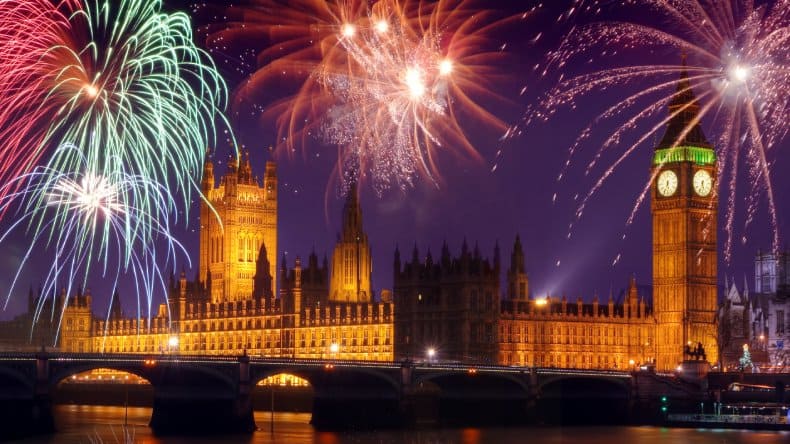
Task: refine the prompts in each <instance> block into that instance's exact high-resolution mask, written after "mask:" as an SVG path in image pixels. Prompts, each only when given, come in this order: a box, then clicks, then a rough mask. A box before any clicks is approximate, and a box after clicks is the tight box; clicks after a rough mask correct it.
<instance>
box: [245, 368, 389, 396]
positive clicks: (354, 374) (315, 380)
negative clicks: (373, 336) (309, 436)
mask: <svg viewBox="0 0 790 444" xmlns="http://www.w3.org/2000/svg"><path fill="white" fill-rule="evenodd" d="M279 374H289V375H294V376H297V377H299V378H302V379H304V380H306V381H307V382H309V383H310V385H311V386H312V387H314V388H315V389H316V390H320V389H321V388H322V387H323V386H325V385H327V384H332V385H336V384H338V383H340V384H341V385H345V384H343V383H344V382H347V383H348V385H349V386H352V387H353V386H359V385H365V386H375V385H376V384H381V385H382V386H383V387H386V388H387V389H391V390H392V393H393V394H395V395H397V393H398V392H399V391H400V383H399V381H397V380H395V379H393V378H392V377H391V376H389V375H387V374H385V373H383V372H379V371H376V370H375V369H368V368H353V369H351V368H347V367H320V366H319V367H301V366H288V365H285V366H276V367H266V368H263V369H260V370H257V371H255V372H254V374H251V375H250V376H251V381H250V382H251V384H252V385H257V384H258V383H259V382H260V381H262V380H264V379H266V378H268V377H270V376H275V375H279Z"/></svg>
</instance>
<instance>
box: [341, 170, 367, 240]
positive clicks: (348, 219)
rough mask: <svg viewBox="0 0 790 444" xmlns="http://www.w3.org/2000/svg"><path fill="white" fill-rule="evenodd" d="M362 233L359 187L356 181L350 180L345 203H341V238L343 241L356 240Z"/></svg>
mask: <svg viewBox="0 0 790 444" xmlns="http://www.w3.org/2000/svg"><path fill="white" fill-rule="evenodd" d="M363 235H364V233H363V231H362V207H361V206H360V204H359V188H358V187H357V181H356V180H354V181H353V182H351V185H350V186H349V187H348V194H346V203H345V204H344V205H343V232H342V237H341V240H342V241H344V242H352V241H358V240H360V239H359V238H360V237H362V236H363Z"/></svg>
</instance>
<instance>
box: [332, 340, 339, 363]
mask: <svg viewBox="0 0 790 444" xmlns="http://www.w3.org/2000/svg"><path fill="white" fill-rule="evenodd" d="M339 351H340V345H339V344H338V343H337V342H333V343H331V344H329V356H330V357H331V358H332V359H335V358H336V357H337V353H338V352H339Z"/></svg>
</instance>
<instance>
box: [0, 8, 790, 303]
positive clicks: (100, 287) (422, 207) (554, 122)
mask: <svg viewBox="0 0 790 444" xmlns="http://www.w3.org/2000/svg"><path fill="white" fill-rule="evenodd" d="M511 3H512V4H511ZM532 3H533V2H530V1H521V2H496V4H497V5H502V6H500V7H502V8H507V11H508V12H511V11H512V13H519V12H521V11H526V10H528V9H529V8H530V7H531V5H532ZM547 3H551V4H552V5H551V6H548V7H544V8H543V10H542V11H541V12H539V13H537V14H536V15H533V16H532V17H530V18H528V19H526V20H523V21H520V22H518V23H517V24H515V25H512V26H509V27H508V28H507V29H504V30H502V32H501V34H502V35H501V36H498V37H499V38H500V39H501V40H502V43H507V46H506V51H507V53H508V55H509V57H508V59H507V63H506V64H503V65H501V66H499V67H498V68H499V70H500V72H501V73H502V74H504V75H503V76H502V77H501V81H499V82H498V83H497V85H496V89H497V91H496V92H497V93H499V94H501V95H502V96H504V97H508V98H512V99H511V102H512V103H484V105H485V106H487V107H494V109H496V114H497V115H498V116H499V117H500V118H501V119H502V120H504V121H505V122H508V123H512V124H515V123H517V122H519V120H520V117H521V116H522V115H523V112H524V110H525V109H526V107H527V106H529V105H530V104H534V103H535V102H536V100H537V99H538V98H539V97H540V94H542V93H544V92H545V91H547V90H548V89H549V88H550V87H551V86H553V85H554V84H555V81H556V79H557V76H556V75H549V76H548V77H546V78H543V79H541V78H539V77H538V75H536V74H535V73H534V72H533V71H532V66H534V65H535V64H536V63H540V62H542V61H543V60H544V56H545V53H546V51H547V50H549V49H552V48H554V47H555V46H556V45H557V44H558V42H559V37H560V36H561V35H562V34H563V32H565V31H567V29H569V27H570V26H574V25H575V24H577V22H576V21H575V20H570V21H567V22H564V23H560V24H557V22H556V18H557V16H558V15H559V14H561V13H562V12H563V11H564V10H565V9H566V8H567V5H568V4H569V2H553V1H549V2H547ZM604 3H606V2H604ZM169 7H170V8H175V9H184V10H185V11H190V10H191V9H190V8H184V5H182V4H178V3H170V5H169ZM613 14H614V15H613V18H616V17H617V15H616V14H617V13H616V12H615V13H613ZM631 17H632V18H633V16H631ZM195 20H196V21H197V22H198V23H205V22H206V21H210V20H211V17H210V15H206V14H203V15H201V16H199V17H195ZM580 20H581V19H580ZM646 20H649V18H646ZM538 33H541V38H540V39H539V40H538V41H537V43H531V42H530V40H531V39H533V38H534V37H535V36H536V35H538ZM623 57H630V58H632V59H630V60H640V59H642V58H646V57H651V58H656V57H657V58H662V59H666V60H667V61H668V63H672V62H675V61H677V60H678V59H679V57H680V56H679V54H677V53H675V52H673V51H672V50H669V49H667V50H666V51H665V52H663V53H654V54H650V55H648V54H640V53H639V52H631V53H627V54H624V55H623ZM595 63H597V62H593V63H592V64H587V65H586V66H579V67H575V66H571V67H566V70H565V72H566V75H570V74H573V73H581V72H588V71H590V70H591V69H592V68H594V67H595ZM606 63H607V66H613V65H616V64H612V63H611V60H607V62H606ZM218 64H219V65H220V67H221V68H222V69H223V73H225V74H226V75H227V80H228V82H229V84H231V85H232V86H233V85H235V84H237V83H238V82H239V81H241V80H242V78H243V76H242V75H240V74H239V72H238V70H237V69H236V68H237V66H232V64H231V63H223V62H222V61H220V60H218ZM591 67H592V68H591ZM525 86H526V87H527V90H526V92H525V93H524V94H523V95H520V92H521V90H522V88H524V87H525ZM633 91H634V90H633V89H632V88H629V90H628V91H625V92H626V93H627V92H633ZM624 96H625V93H623V92H620V91H611V90H610V91H606V92H605V93H601V94H598V95H592V96H589V97H587V98H585V99H584V100H582V101H580V102H579V106H578V107H577V108H576V109H574V110H569V109H563V110H562V111H561V112H559V113H558V114H557V115H555V116H554V117H553V118H552V119H551V120H550V121H549V122H548V123H546V124H538V125H535V124H533V125H531V126H529V127H527V128H522V129H523V133H522V134H520V135H519V136H518V137H515V138H512V139H510V140H507V141H506V142H504V144H503V143H500V141H499V136H500V135H501V134H495V133H491V131H481V130H478V125H477V124H476V122H475V121H474V120H473V119H468V116H466V118H462V124H463V125H464V127H465V128H467V135H468V136H469V138H470V139H471V140H472V141H473V142H474V144H475V147H476V148H477V149H478V151H479V152H480V154H481V155H482V157H483V159H484V160H483V161H482V162H474V161H471V160H468V159H463V158H458V157H457V156H452V155H440V161H439V169H440V171H441V173H442V182H441V184H440V185H439V186H438V187H437V186H436V185H435V184H433V183H430V182H428V181H425V180H418V181H417V183H416V184H415V186H414V188H413V189H409V190H406V191H405V192H401V191H399V190H394V191H391V192H388V193H385V194H384V195H382V196H377V195H376V194H375V193H374V192H373V191H372V190H371V189H370V188H369V187H366V188H363V190H362V206H363V215H364V227H365V230H366V231H367V233H368V236H369V239H370V242H371V245H372V250H373V260H374V262H373V270H374V272H373V288H374V290H375V291H376V292H377V293H378V292H379V291H380V290H381V289H382V288H388V289H391V288H392V284H393V281H392V262H393V251H394V249H395V246H396V245H397V246H399V247H400V250H401V255H402V257H404V258H411V251H412V248H413V246H414V245H415V242H416V244H417V246H418V248H419V253H420V256H421V257H422V258H424V256H425V254H426V253H427V251H428V249H429V248H430V250H431V252H432V253H433V254H434V257H436V256H437V255H438V253H439V251H440V248H441V245H442V241H443V240H446V241H447V243H448V244H449V246H450V249H451V251H452V252H453V254H455V255H457V254H459V252H460V248H461V243H462V242H463V240H464V239H466V240H467V242H468V243H469V246H470V248H471V247H474V245H475V244H478V245H479V248H480V249H481V252H482V254H483V255H484V256H487V257H491V256H492V254H493V248H494V244H495V243H496V242H497V241H498V242H499V245H500V248H501V250H502V259H503V263H504V264H505V266H507V265H509V260H510V253H511V250H512V245H513V241H514V238H515V236H516V235H517V234H518V235H520V236H521V240H522V244H523V245H524V249H525V255H526V266H527V271H528V274H529V278H530V289H531V292H532V294H533V295H544V294H546V292H550V293H551V294H553V295H561V294H563V293H565V294H567V295H568V296H569V297H570V298H573V299H575V298H576V297H577V296H580V295H581V296H583V297H584V298H585V299H591V298H592V296H593V294H594V293H596V292H597V293H598V294H600V295H601V296H605V295H608V293H609V292H610V289H611V290H612V291H614V293H615V294H618V293H619V292H620V291H621V289H622V288H623V287H625V286H626V284H627V281H628V277H629V276H630V275H631V274H633V275H635V276H636V279H637V281H638V282H639V283H640V284H649V283H650V281H651V275H652V271H651V267H652V262H651V220H650V213H649V202H646V203H645V204H644V205H643V206H642V208H641V209H640V210H639V212H638V214H637V217H636V219H635V221H634V223H633V225H632V226H630V227H628V228H626V219H627V217H628V215H629V213H630V211H631V209H632V207H633V205H634V202H635V199H636V198H637V196H638V194H639V192H640V191H641V188H642V187H643V185H644V184H645V183H646V181H647V179H648V172H649V167H650V162H651V156H652V146H650V144H645V145H644V146H643V147H641V149H640V150H638V152H636V153H635V154H634V155H632V156H631V157H630V159H628V160H627V162H626V163H625V164H623V166H622V167H620V168H619V169H618V171H617V172H616V174H615V175H614V176H613V177H612V179H611V180H610V181H609V182H608V183H607V184H606V185H605V186H604V187H603V188H602V189H601V190H600V191H599V192H598V194H597V195H596V196H595V197H594V198H593V199H592V200H591V201H590V203H589V205H588V207H587V209H586V211H585V214H584V216H583V218H582V219H581V220H580V221H579V222H578V223H576V224H575V228H574V230H573V235H572V237H571V238H570V239H568V238H567V237H566V235H567V232H568V224H569V223H571V222H573V220H574V211H575V210H576V206H577V205H578V202H577V201H574V196H575V195H577V194H579V195H581V196H583V195H584V194H585V193H586V192H587V191H588V190H589V189H590V187H591V186H592V184H593V182H594V180H595V179H597V176H595V177H593V176H590V177H585V176H584V174H583V173H584V170H583V166H582V165H583V164H584V163H585V161H586V160H588V159H589V158H590V157H591V156H592V155H593V154H594V152H595V149H596V145H595V144H596V143H600V140H601V138H599V139H598V140H597V141H596V140H595V139H593V140H591V141H590V142H589V143H588V144H587V145H586V146H585V149H584V150H583V151H582V152H581V153H580V155H579V158H578V159H581V160H582V161H578V162H576V164H575V165H576V166H577V167H576V168H571V169H570V170H569V176H568V179H567V180H566V181H564V182H562V183H559V184H558V183H557V182H556V180H555V179H556V177H557V175H558V173H559V171H560V170H561V167H562V165H563V163H564V162H565V161H566V159H567V156H568V147H569V146H570V145H571V144H572V142H573V140H574V139H575V137H576V136H577V135H578V133H579V132H580V131H581V130H582V129H583V128H584V126H585V125H586V124H588V123H589V122H590V121H591V120H592V119H593V118H594V117H595V116H596V115H597V113H599V112H601V111H602V110H603V109H604V108H605V107H606V106H608V105H609V104H611V103H614V101H615V100H616V99H618V98H622V97H624ZM263 106H265V104H264V105H263ZM231 118H232V120H233V124H234V127H235V130H236V136H237V138H238V140H240V142H241V143H242V145H243V147H244V148H245V149H249V150H250V152H251V160H252V163H253V170H254V172H255V173H256V174H258V175H262V172H263V164H264V162H265V161H266V160H268V159H269V158H270V154H269V152H268V150H267V147H268V146H269V145H270V144H272V143H274V142H275V140H274V139H275V137H276V136H275V132H274V126H273V124H272V123H271V122H269V123H268V124H267V123H266V122H261V121H260V120H257V119H254V118H248V117H243V116H231ZM616 124H617V123H616V122H608V123H605V124H604V125H607V126H610V127H611V128H610V129H613V128H614V127H615V126H616ZM703 127H704V128H705V130H706V132H707V133H708V138H709V139H713V138H714V135H713V134H710V133H711V131H710V130H709V128H708V127H707V126H706V125H705V124H703ZM603 129H606V128H603ZM602 134H604V133H602ZM787 144H788V141H784V142H783V143H782V144H781V145H780V146H778V147H774V149H773V152H772V154H771V155H770V158H771V159H774V160H775V163H774V165H773V174H774V175H773V178H774V189H775V192H776V198H777V211H778V216H779V222H780V227H779V228H780V234H781V235H782V242H784V239H785V238H786V237H785V236H784V234H785V233H787V232H788V230H790V223H788V215H790V203H789V201H788V199H787V197H786V196H787V193H786V190H788V189H790V178H788V174H784V173H785V172H786V171H790V160H788V156H786V155H783V154H784V151H785V150H787V148H788V147H787ZM216 150H217V155H216V156H215V171H216V172H217V173H218V174H221V173H222V172H224V160H225V159H226V158H227V155H228V153H229V151H230V149H229V147H228V145H227V144H226V143H220V144H218V146H217V147H216ZM499 150H501V153H500V155H499V156H497V151H499ZM306 152H307V155H306V156H304V157H302V156H296V157H295V158H293V159H288V158H278V159H275V160H277V161H278V176H279V183H280V190H279V192H280V194H279V241H278V242H279V248H280V251H279V255H280V256H282V254H283V253H285V255H286V257H287V261H288V264H289V266H292V265H293V261H294V259H295V258H296V256H301V257H302V258H306V257H307V255H308V254H309V253H310V251H311V250H312V249H315V251H316V253H317V254H318V255H319V257H321V256H323V255H324V254H326V255H327V256H328V257H331V252H332V248H333V246H334V243H335V240H336V236H337V232H338V231H339V226H340V211H341V208H342V204H343V198H342V196H340V195H339V191H338V187H337V183H335V182H332V181H330V172H331V170H332V168H333V166H334V162H335V160H336V148H335V147H331V146H322V145H321V144H320V142H318V141H315V142H314V143H313V144H312V146H309V147H307V149H306ZM607 160H608V159H607ZM605 163H606V161H604V164H605ZM495 165H496V168H494V166H495ZM599 173H600V171H599ZM743 183H744V182H742V184H743ZM742 188H745V187H742ZM743 192H744V190H741V191H740V193H743ZM554 193H557V196H558V197H557V200H556V202H555V203H553V202H552V196H553V195H554ZM723 212H724V211H723V205H721V206H720V212H719V213H720V216H719V217H720V220H721V219H722V215H723ZM743 218H744V217H743V212H742V211H739V213H738V215H737V216H736V224H735V230H736V237H737V238H738V239H740V238H741V237H742V236H746V241H745V243H742V242H740V241H739V242H736V244H735V248H734V255H733V260H732V262H731V263H729V264H726V263H724V261H723V258H722V256H723V255H722V254H720V255H719V258H720V263H719V267H720V268H719V281H720V283H722V284H723V282H724V279H725V276H729V277H733V276H734V277H736V279H737V281H738V283H739V286H742V285H743V284H742V282H743V280H744V277H746V278H747V279H748V281H749V286H750V287H751V286H753V283H752V281H753V264H752V261H753V257H754V255H755V253H756V252H757V251H758V249H763V250H767V249H769V248H770V239H771V233H770V230H769V226H768V214H767V211H766V205H765V204H764V203H763V204H762V205H761V206H760V210H759V211H758V212H757V214H756V220H755V222H753V223H752V224H751V226H750V227H749V229H748V231H745V232H744V230H743ZM7 226H8V220H6V221H4V222H2V228H3V229H5V227H7ZM198 226H199V221H198V218H197V205H195V206H194V207H193V208H191V209H189V226H188V228H187V229H186V230H184V229H181V230H179V231H178V232H177V236H178V237H179V239H180V240H182V241H183V242H184V244H185V245H186V247H187V248H188V250H189V251H190V252H191V254H192V260H193V263H192V264H191V267H190V266H189V265H188V264H186V263H182V262H179V263H178V264H176V266H175V268H176V269H177V270H180V269H181V268H182V267H184V268H186V273H187V276H188V277H189V278H190V279H191V278H192V277H193V276H194V275H195V271H194V270H195V269H196V267H197V251H198V233H197V227H198ZM624 233H625V234H627V238H626V240H625V241H623V240H622V236H623V234H624ZM724 237H725V233H724V232H723V231H722V230H721V229H720V230H719V244H720V246H721V245H722V241H723V239H724ZM26 242H27V241H26V238H25V237H24V235H22V234H17V235H15V237H13V238H11V239H8V240H6V241H5V242H4V243H3V245H2V247H1V248H2V251H3V255H2V257H0V261H2V266H0V282H4V283H6V282H9V281H10V279H11V278H12V277H13V274H14V273H15V272H16V269H17V266H18V264H19V260H20V255H21V253H22V251H23V248H24V246H25V245H26ZM618 254H619V255H621V259H620V260H619V262H618V263H617V264H616V265H614V266H613V265H612V261H613V260H614V258H615V257H617V256H618ZM46 264H47V262H43V261H42V263H41V267H39V266H37V265H35V261H34V264H33V266H29V267H27V268H26V269H24V270H23V272H22V275H21V277H20V281H19V282H20V284H19V286H18V288H17V290H16V291H15V292H14V294H12V295H11V299H10V301H9V303H8V305H7V307H6V310H5V312H1V313H0V318H3V319H5V318H9V317H12V316H13V315H16V314H18V313H20V312H22V311H24V309H25V307H26V295H27V292H28V288H29V287H30V286H31V285H32V286H33V287H34V288H35V287H37V286H38V284H39V282H40V279H41V278H40V277H38V276H37V274H36V273H37V272H39V271H40V270H41V268H42V267H43V266H45V265H46ZM503 277H504V274H503ZM108 286H109V283H107V282H106V281H105V280H103V279H102V278H101V276H100V275H98V274H97V275H96V276H95V277H92V278H91V284H90V287H91V290H92V293H93V295H94V304H95V305H94V306H95V309H96V311H97V313H101V312H102V311H103V310H104V308H105V307H106V303H107V296H108V295H107V294H106V292H107V291H108V290H107V288H108ZM127 287H128V284H125V285H124V287H122V288H121V298H122V302H123V305H124V307H125V310H126V312H127V314H131V313H133V312H134V310H135V309H134V308H133V306H134V305H133V304H134V294H133V290H132V289H131V288H127ZM6 288H7V287H4V288H3V290H2V291H3V294H4V293H5V291H7V290H6ZM502 289H503V291H504V289H505V287H504V286H503V287H502ZM159 300H161V295H160V296H159Z"/></svg>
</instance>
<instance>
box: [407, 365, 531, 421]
mask: <svg viewBox="0 0 790 444" xmlns="http://www.w3.org/2000/svg"><path fill="white" fill-rule="evenodd" d="M414 395H415V398H414V402H415V404H416V405H417V406H418V407H417V410H418V411H419V413H418V414H417V415H418V416H422V418H417V421H425V420H428V421H431V420H432V418H435V420H436V421H438V422H439V423H442V424H449V425H467V424H473V425H487V424H522V423H525V422H527V421H528V417H527V405H528V401H529V397H530V387H529V379H528V375H522V374H518V373H516V374H510V373H494V372H479V371H475V370H474V369H471V370H468V371H466V372H459V371H447V372H444V371H436V370H428V371H425V370H421V371H419V373H418V375H417V377H416V378H415V383H414Z"/></svg>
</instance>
